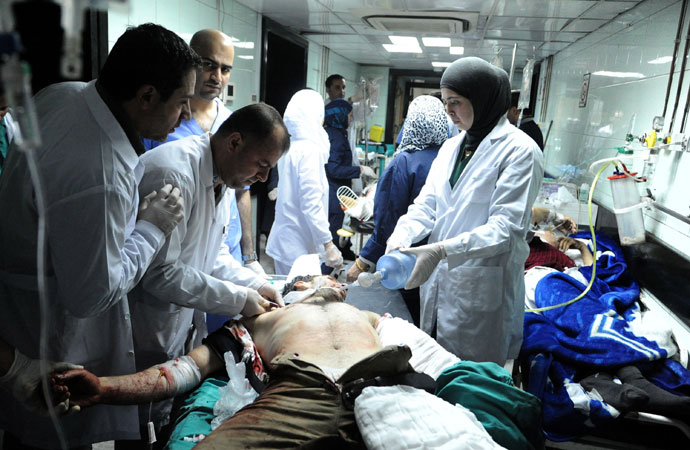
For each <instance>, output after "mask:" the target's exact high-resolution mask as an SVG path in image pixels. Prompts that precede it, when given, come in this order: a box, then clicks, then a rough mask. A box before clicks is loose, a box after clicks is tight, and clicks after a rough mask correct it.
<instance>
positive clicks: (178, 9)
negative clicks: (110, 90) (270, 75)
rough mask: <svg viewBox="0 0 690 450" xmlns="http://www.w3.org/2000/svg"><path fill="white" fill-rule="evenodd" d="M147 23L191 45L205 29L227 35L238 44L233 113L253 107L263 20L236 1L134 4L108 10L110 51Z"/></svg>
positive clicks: (154, 0)
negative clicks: (126, 34) (126, 33)
mask: <svg viewBox="0 0 690 450" xmlns="http://www.w3.org/2000/svg"><path fill="white" fill-rule="evenodd" d="M146 22H153V23H157V24H159V25H162V26H164V27H166V28H168V29H170V30H172V31H174V32H176V33H177V34H179V35H180V36H181V37H182V38H183V39H185V40H186V41H187V42H189V39H190V38H191V37H192V35H193V34H194V33H195V32H197V31H199V30H202V29H204V28H215V29H218V30H221V31H223V32H224V33H226V34H227V35H229V36H231V37H232V38H234V39H235V40H236V45H235V61H234V63H233V68H232V72H231V74H230V80H231V81H232V82H234V83H235V100H234V101H233V102H232V103H231V108H232V109H238V108H241V107H243V106H246V105H248V104H249V103H251V96H252V95H253V94H255V95H256V98H259V97H258V94H259V79H260V78H259V63H260V57H261V45H260V43H261V17H260V15H259V14H257V13H256V12H254V11H252V10H251V9H249V8H247V7H246V6H244V5H241V4H239V3H237V2H235V1H233V0H222V1H220V2H217V1H216V0H131V1H130V2H129V5H127V6H123V5H122V4H119V3H115V2H111V3H110V4H109V6H108V48H112V46H113V45H114V44H115V41H116V40H117V38H118V37H119V36H120V35H121V34H122V33H124V31H125V30H126V29H127V27H128V26H136V25H140V24H142V23H146Z"/></svg>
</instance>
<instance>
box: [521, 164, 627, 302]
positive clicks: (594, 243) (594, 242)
mask: <svg viewBox="0 0 690 450" xmlns="http://www.w3.org/2000/svg"><path fill="white" fill-rule="evenodd" d="M613 159H619V158H613ZM602 161H604V160H602ZM598 162H599V161H598ZM598 162H597V163H598ZM594 164H596V163H594ZM594 164H592V166H594ZM611 164H613V161H608V162H607V163H606V164H604V165H603V166H602V167H601V169H599V172H597V174H596V176H595V177H594V182H593V183H592V187H591V188H590V190H589V198H588V199H587V214H588V216H589V232H590V233H591V235H592V255H593V257H594V261H593V262H592V277H591V278H590V280H589V284H588V285H587V287H586V288H585V290H584V291H582V293H580V295H578V296H577V297H575V298H573V299H572V300H568V301H567V302H564V303H559V304H558V305H551V306H544V307H541V308H529V309H525V312H532V313H537V312H542V311H550V310H552V309H556V308H560V307H562V306H568V305H571V304H573V303H575V302H576V301H578V300H581V299H582V298H583V297H584V296H585V295H586V294H587V292H589V290H590V289H592V285H593V284H594V278H596V274H597V260H598V258H597V238H596V234H595V233H594V222H593V221H592V197H593V195H594V189H595V188H596V187H597V183H598V182H599V178H600V177H601V174H602V172H603V171H604V169H606V168H607V167H608V166H609V165H611ZM592 166H590V169H591V167H592Z"/></svg>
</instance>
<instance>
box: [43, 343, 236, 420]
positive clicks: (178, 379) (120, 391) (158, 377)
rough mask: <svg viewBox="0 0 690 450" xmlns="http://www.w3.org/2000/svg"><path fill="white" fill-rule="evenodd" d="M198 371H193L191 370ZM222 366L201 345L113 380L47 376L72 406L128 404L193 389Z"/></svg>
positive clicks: (78, 373)
mask: <svg viewBox="0 0 690 450" xmlns="http://www.w3.org/2000/svg"><path fill="white" fill-rule="evenodd" d="M194 365H196V370H198V372H195V370H194V369H195V367H194ZM222 367H223V362H222V361H221V360H220V359H219V358H218V356H216V355H215V354H214V353H213V352H212V351H211V350H210V348H209V347H208V346H206V345H201V346H200V347H197V348H195V349H194V350H192V351H191V352H189V354H188V355H186V357H182V358H177V359H175V360H172V361H168V362H166V363H163V364H159V365H156V366H153V367H150V368H148V369H146V370H144V371H142V372H137V373H134V374H131V375H122V376H116V377H97V376H96V375H94V374H92V373H91V372H89V371H87V370H83V369H81V370H70V371H67V372H64V373H59V374H55V375H53V376H52V377H51V381H52V385H53V388H54V390H57V391H62V390H64V388H65V387H66V388H67V389H68V390H69V399H70V403H71V404H72V405H77V406H81V407H87V406H92V405H95V404H99V403H106V404H115V405H129V404H136V403H146V402H150V401H157V400H161V399H164V398H170V397H173V396H175V395H178V394H181V393H183V392H187V391H189V390H191V389H192V388H195V387H196V386H197V385H198V384H199V381H200V380H201V379H203V378H205V377H206V376H208V375H209V374H210V373H213V372H214V371H216V370H218V369H220V368H222Z"/></svg>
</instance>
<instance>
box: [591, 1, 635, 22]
mask: <svg viewBox="0 0 690 450" xmlns="http://www.w3.org/2000/svg"><path fill="white" fill-rule="evenodd" d="M635 4H636V3H634V2H597V4H596V5H595V6H594V7H593V8H591V9H589V10H587V12H586V13H585V14H583V15H582V17H581V18H582V19H613V18H614V17H616V16H617V15H618V14H620V13H622V12H624V11H627V10H629V9H630V8H632V7H633V6H635Z"/></svg>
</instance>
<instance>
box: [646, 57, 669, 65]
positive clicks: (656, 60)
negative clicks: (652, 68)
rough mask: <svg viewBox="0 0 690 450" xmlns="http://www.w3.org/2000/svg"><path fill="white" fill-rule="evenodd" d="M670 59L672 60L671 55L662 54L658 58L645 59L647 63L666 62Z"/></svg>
mask: <svg viewBox="0 0 690 450" xmlns="http://www.w3.org/2000/svg"><path fill="white" fill-rule="evenodd" d="M671 61H673V56H662V57H660V58H657V59H653V60H651V61H647V64H666V63H670V62H671Z"/></svg>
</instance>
